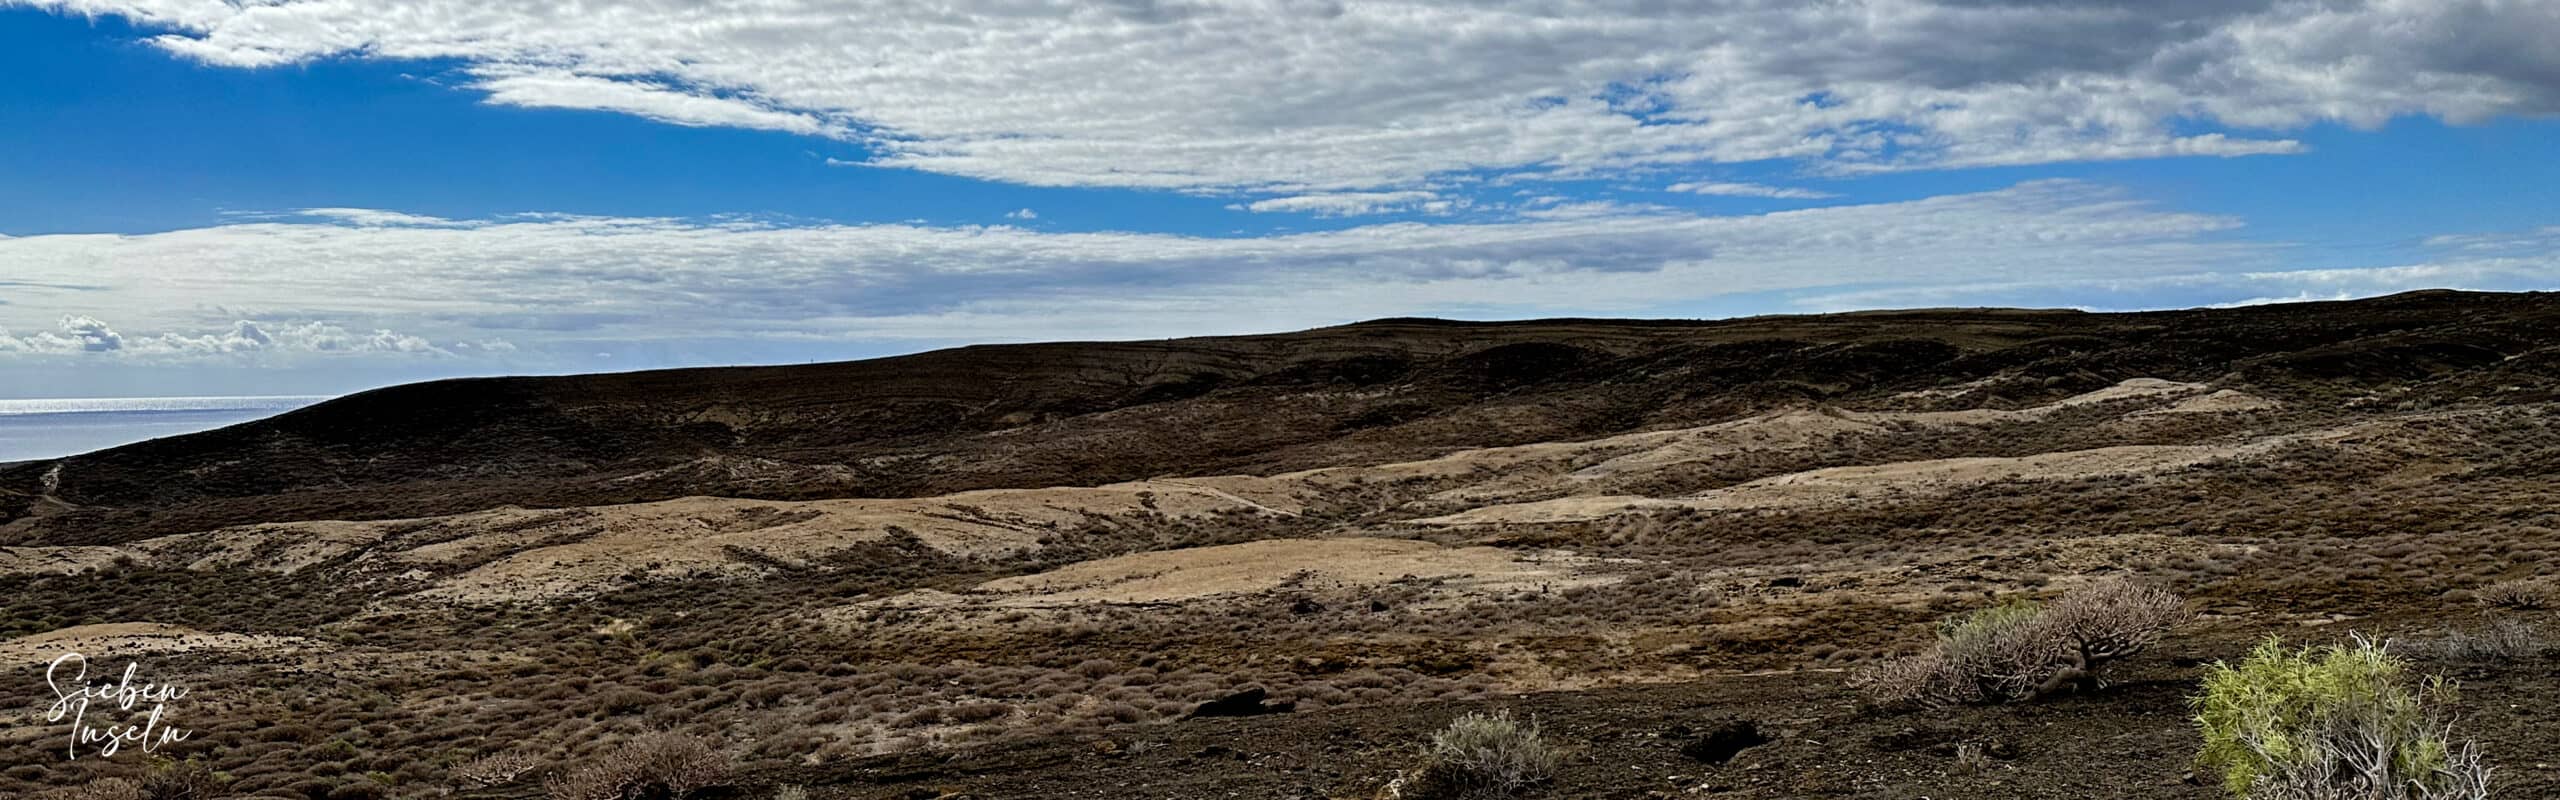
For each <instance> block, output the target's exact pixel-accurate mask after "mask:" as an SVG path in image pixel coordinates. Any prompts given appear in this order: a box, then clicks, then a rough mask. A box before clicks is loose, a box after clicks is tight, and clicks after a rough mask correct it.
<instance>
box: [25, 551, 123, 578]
mask: <svg viewBox="0 0 2560 800" xmlns="http://www.w3.org/2000/svg"><path fill="white" fill-rule="evenodd" d="M122 555H131V554H130V553H128V552H126V551H125V550H124V549H122V548H116V547H90V546H68V547H0V575H43V574H54V575H70V574H76V573H78V572H80V571H81V570H84V569H92V568H97V569H104V568H106V567H108V566H110V565H113V564H114V563H116V557H117V556H122Z"/></svg>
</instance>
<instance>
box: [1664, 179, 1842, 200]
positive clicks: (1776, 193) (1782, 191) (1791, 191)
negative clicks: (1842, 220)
mask: <svg viewBox="0 0 2560 800" xmlns="http://www.w3.org/2000/svg"><path fill="white" fill-rule="evenodd" d="M1665 190H1666V191H1673V192H1687V193H1689V194H1704V195H1718V196H1723V197H1774V198H1779V199H1782V200H1822V199H1827V198H1832V197H1838V196H1839V195H1836V194H1832V193H1830V192H1817V191H1814V190H1812V189H1798V188H1795V187H1791V186H1768V185H1763V184H1757V183H1731V182H1724V181H1691V182H1687V183H1675V184H1672V185H1670V186H1669V187H1666V188H1665Z"/></svg>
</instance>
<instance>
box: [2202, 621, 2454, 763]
mask: <svg viewBox="0 0 2560 800" xmlns="http://www.w3.org/2000/svg"><path fill="white" fill-rule="evenodd" d="M2408 672H2409V670H2408V665H2407V664H2406V663H2404V662H2402V661H2401V660H2399V659H2397V658H2393V657H2392V656H2391V655H2390V654H2389V653H2387V652H2385V651H2384V650H2383V648H2382V647H2381V646H2379V645H2377V644H2375V643H2374V642H2373V641H2371V640H2369V639H2365V638H2363V637H2361V636H2359V637H2356V638H2355V639H2354V641H2352V642H2351V643H2349V644H2345V645H2329V646H2326V647H2316V648H2304V649H2300V650H2291V649H2287V648H2286V647H2285V646H2284V644H2283V642H2280V641H2278V640H2276V639H2273V638H2270V639H2268V640H2266V641H2265V642H2262V643H2260V644H2259V645H2258V646H2257V647H2256V648H2255V649H2253V650H2251V651H2250V652H2249V656H2248V658H2247V659H2245V660H2243V661H2241V662H2240V664H2239V665H2238V666H2231V665H2227V664H2223V663H2219V662H2217V663H2215V664H2213V665H2212V666H2210V667H2208V668H2207V669H2206V672H2205V679H2204V693H2203V694H2202V695H2199V696H2198V697H2196V698H2195V705H2196V724H2197V726H2198V727H2199V728H2201V729H2202V732H2203V735H2204V750H2203V751H2202V752H2201V753H2199V754H2198V756H2197V758H2198V760H2199V761H2200V762H2201V763H2202V764H2204V765H2205V766H2207V767H2209V768H2211V769H2213V770H2215V771H2218V772H2220V773H2222V782H2223V786H2224V787H2225V788H2228V789H2229V790H2230V791H2231V793H2232V794H2233V795H2235V796H2238V797H2241V798H2246V800H2484V798H2486V797H2487V796H2488V784H2489V769H2488V767H2486V766H2484V765H2483V764H2482V763H2481V761H2480V755H2479V751H2478V749H2477V748H2475V747H2474V746H2473V745H2472V744H2471V743H2470V742H2467V741H2466V742H2464V743H2462V745H2461V746H2460V747H2459V748H2456V747H2454V746H2452V745H2451V744H2450V742H2449V738H2450V726H2449V724H2448V723H2447V722H2446V720H2445V718H2444V711H2443V708H2444V706H2445V705H2446V704H2448V703H2450V702H2451V701H2452V699H2453V694H2454V687H2453V685H2452V684H2450V683H2447V682H2445V681H2444V680H2443V679H2441V678H2432V677H2431V678H2427V679H2425V680H2422V681H2421V680H2412V679H2411V678H2410V676H2409V674H2408Z"/></svg>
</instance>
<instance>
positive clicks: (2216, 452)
mask: <svg viewBox="0 0 2560 800" xmlns="http://www.w3.org/2000/svg"><path fill="white" fill-rule="evenodd" d="M2284 441H2287V440H2286V439H2283V438H2277V439H2266V440H2260V441H2257V442H2251V443H2248V444H2241V445H2124V446H2118V447H2100V448H2095V449H2090V450H2072V451H2065V452H2060V453H2040V454H2037V455H2032V456H2020V457H1974V458H1942V459H1929V460H1924V461H1901V462H1894V463H1890V464H1872V465H1861V466H1850V467H1830V468H1825V469H1817V470H1808V471H1805V472H1792V473H1788V474H1785V475H1775V476H1771V477H1767V478H1762V479H1759V480H1755V481H1750V482H1746V483H1741V484H1736V485H1734V486H1730V487H1726V488H1723V489H1718V490H1715V491H1710V492H1706V493H1703V494H1699V495H1694V496H1689V497H1678V498H1651V497H1636V496H1626V495H1609V496H1595V497H1566V498H1558V499H1554V500H1546V501H1540V502H1535V503H1517V504H1509V505H1498V506H1487V507H1484V508H1477V509H1470V510H1467V511H1462V512H1459V513H1456V514H1449V515H1445V516H1438V517H1430V518H1425V519H1418V520H1414V521H1413V522H1414V523H1415V524H1424V525H1496V524H1520V523H1554V522H1568V521H1581V520H1592V519H1600V518H1604V517H1608V516H1612V515H1615V514H1621V513H1627V512H1629V511H1636V510H1644V509H1657V508H1697V509H1769V508H1791V507H1805V506H1822V505H1840V504H1845V503H1851V502H1861V503H1863V502H1885V501H1894V500H1905V499H1913V498H1920V497H1934V496H1939V495H1944V494H1947V493H1950V492H1954V491H1957V490H1960V489H1966V488H1971V487H1974V486H1981V485H1984V484H1989V483H1995V482H1999V481H2010V480H2040V481H2042V480H2071V479H2078V478H2093V477H2101V476H2108V475H2139V474H2148V473H2156V472H2165V471H2168V470H2173V469H2178V468H2181V467H2187V466H2192V465H2195V464H2200V463H2203V462H2206V461H2211V460H2214V459H2220V458H2232V457H2240V456H2246V455H2251V454H2255V453H2259V452H2264V451H2265V450H2267V449H2270V448H2272V447H2275V446H2277V445H2278V444H2281V443H2283V442H2284Z"/></svg>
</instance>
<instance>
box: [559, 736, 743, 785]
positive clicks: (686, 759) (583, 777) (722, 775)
mask: <svg viewBox="0 0 2560 800" xmlns="http://www.w3.org/2000/svg"><path fill="white" fill-rule="evenodd" d="M728 782H729V759H728V757H726V756H723V755H721V754H720V751H719V750H718V749H717V748H714V747H713V746H712V745H711V743H710V742H709V741H706V740H704V739H700V738H697V737H692V736H683V735H678V734H673V733H655V734H650V735H647V736H642V737H640V738H638V739H634V740H632V741H631V742H630V743H629V744H626V745H624V746H623V747H622V749H620V750H616V751H614V752H612V753H610V754H607V755H606V756H605V757H604V758H603V759H602V760H600V761H597V762H595V763H592V764H589V765H587V766H585V767H582V768H580V769H577V770H573V771H570V772H567V773H564V774H561V775H557V776H554V777H552V779H551V780H549V781H545V782H544V783H543V789H544V790H545V791H546V792H547V793H548V794H549V795H550V797H551V800H658V799H659V798H670V799H672V800H682V798H686V797H691V796H693V794H694V793H695V792H699V791H702V790H704V789H709V788H712V787H715V786H723V785H726V784H727V783H728Z"/></svg>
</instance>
